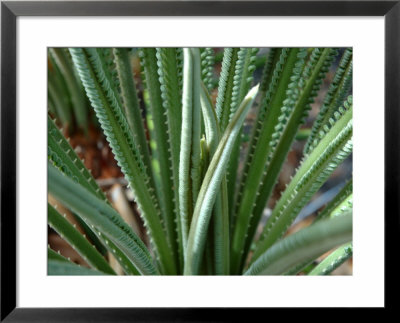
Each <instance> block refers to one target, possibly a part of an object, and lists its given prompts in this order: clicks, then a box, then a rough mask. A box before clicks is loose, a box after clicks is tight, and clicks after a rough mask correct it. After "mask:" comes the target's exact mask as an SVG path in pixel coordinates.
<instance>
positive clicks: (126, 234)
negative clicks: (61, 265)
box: [48, 163, 157, 275]
mask: <svg viewBox="0 0 400 323" xmlns="http://www.w3.org/2000/svg"><path fill="white" fill-rule="evenodd" d="M48 189H49V192H50V194H52V195H53V196H54V197H55V198H56V199H57V200H59V201H60V202H61V203H63V204H64V205H65V206H67V207H68V208H69V209H71V210H72V211H73V212H76V213H77V214H80V216H81V217H82V218H83V219H84V220H85V222H86V223H88V224H90V225H92V226H93V227H96V229H97V230H98V232H99V235H101V236H105V237H106V238H107V239H109V240H110V241H111V242H112V243H114V244H115V245H116V246H117V247H118V248H120V249H121V250H122V251H123V252H124V254H125V255H126V256H127V257H128V258H129V260H130V262H131V263H132V264H134V266H135V267H136V268H137V270H138V271H139V272H140V273H141V274H144V275H154V274H156V273H157V271H156V269H155V267H154V265H153V263H152V259H151V257H150V254H149V252H148V250H147V248H146V246H145V245H144V244H143V242H142V241H141V240H140V239H139V238H138V237H137V236H136V234H135V233H134V232H133V231H132V229H131V228H130V227H129V226H128V225H127V224H126V223H125V222H124V220H123V219H122V218H121V217H120V215H119V214H118V213H117V212H116V211H115V210H114V209H113V208H112V207H111V206H110V205H109V204H107V203H106V202H104V201H103V200H101V199H99V198H98V197H96V196H95V195H93V194H92V193H91V192H89V191H88V190H87V189H86V188H84V187H82V186H81V185H79V184H78V183H76V182H74V181H73V180H72V179H70V178H69V177H67V176H65V175H64V174H62V173H61V172H60V171H59V170H57V169H56V168H55V167H54V166H53V165H52V164H50V163H49V164H48ZM106 241H107V240H106Z"/></svg>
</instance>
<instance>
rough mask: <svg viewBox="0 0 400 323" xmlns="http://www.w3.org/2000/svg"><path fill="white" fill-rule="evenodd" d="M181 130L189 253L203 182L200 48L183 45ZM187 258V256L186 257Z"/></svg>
mask: <svg viewBox="0 0 400 323" xmlns="http://www.w3.org/2000/svg"><path fill="white" fill-rule="evenodd" d="M183 55H184V65H183V94H182V132H181V151H180V164H179V205H180V208H179V209H180V213H181V228H182V239H183V250H184V253H185V254H186V247H187V239H188V232H189V222H190V219H191V217H192V213H193V205H194V202H195V201H196V200H197V195H198V189H199V185H200V176H199V175H200V174H199V173H198V166H199V164H200V116H201V110H200V109H201V107H200V89H201V88H200V84H201V83H200V82H201V75H200V54H199V51H198V49H192V48H184V49H183ZM185 261H186V259H185Z"/></svg>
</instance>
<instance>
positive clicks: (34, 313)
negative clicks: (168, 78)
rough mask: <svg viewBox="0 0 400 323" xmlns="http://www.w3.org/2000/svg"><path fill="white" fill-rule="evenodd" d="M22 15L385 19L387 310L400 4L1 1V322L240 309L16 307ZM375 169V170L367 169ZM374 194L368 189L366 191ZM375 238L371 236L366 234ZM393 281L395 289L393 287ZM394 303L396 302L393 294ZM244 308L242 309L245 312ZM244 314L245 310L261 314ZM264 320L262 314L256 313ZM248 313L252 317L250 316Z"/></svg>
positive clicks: (201, 315) (210, 316) (394, 213)
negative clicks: (18, 59)
mask: <svg viewBox="0 0 400 323" xmlns="http://www.w3.org/2000/svg"><path fill="white" fill-rule="evenodd" d="M19 16H384V19H385V156H384V158H385V308H386V309H390V308H392V307H393V306H394V304H393V301H392V300H393V299H391V296H390V295H391V292H390V289H391V288H395V286H398V278H397V277H398V274H397V273H394V270H395V268H396V267H395V266H393V265H392V264H393V260H391V259H393V258H397V255H398V245H399V244H398V243H396V241H397V242H398V239H396V238H397V237H399V228H400V220H399V219H400V218H399V205H400V202H399V201H400V195H399V180H400V167H399V165H400V158H399V157H400V149H399V148H400V144H399V138H400V131H399V122H400V118H399V117H400V112H399V111H400V64H399V62H400V1H399V0H396V1H385V0H383V1H382V0H381V1H265V0H261V1H79V2H76V1H73V2H71V1H70V2H68V1H66V2H58V1H43V2H38V1H33V2H32V1H29V2H28V1H26V2H24V1H18V2H17V1H4V2H3V1H2V3H1V321H5V322H31V321H35V322H86V321H96V322H127V321H135V322H141V321H154V322H161V321H163V322H166V321H174V322H181V321H182V322H186V321H216V322H217V321H235V320H237V319H238V318H239V316H238V315H237V309H223V308H216V309H207V310H206V311H204V309H183V308H170V309H166V308H158V309H156V310H155V309H154V308H147V309H146V308H129V309H126V308H125V309H117V308H113V309H108V308H82V309H71V308H69V309H68V308H62V309H61V308H60V309H50V308H41V309H34V308H17V307H16V298H17V293H16V269H17V268H16V241H17V239H16V175H17V174H16V162H17V156H16V135H17V124H16V114H17V111H16V36H17V30H16V19H17V17H19ZM371 167H372V168H371V169H372V170H371V171H373V166H371ZM371 189H373V188H371ZM371 234H372V233H371ZM396 283H397V284H396ZM392 297H394V296H392ZM242 310H243V309H242ZM261 310H262V309H258V310H255V309H248V310H246V311H261ZM260 314H261V313H260ZM247 315H249V313H248V314H247ZM251 315H253V314H251Z"/></svg>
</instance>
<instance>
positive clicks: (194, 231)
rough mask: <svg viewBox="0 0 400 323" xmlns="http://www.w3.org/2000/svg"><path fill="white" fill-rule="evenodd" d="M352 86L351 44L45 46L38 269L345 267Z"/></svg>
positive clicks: (305, 272)
mask: <svg viewBox="0 0 400 323" xmlns="http://www.w3.org/2000/svg"><path fill="white" fill-rule="evenodd" d="M357 58H358V57H357ZM356 83H357V82H356ZM352 94H353V48H352V47H340V48H338V47H261V48H258V47H257V48H252V47H240V48H239V47H201V48H197V47H190V48H187V47H185V48H182V47H145V48H127V47H102V48H98V47H82V48H81V47H70V48H66V47H48V48H47V127H48V128H47V152H48V158H47V175H48V179H47V186H48V196H47V201H48V203H47V208H48V209H47V210H48V214H47V224H48V227H47V231H46V232H47V243H48V245H47V275H50V276H52V275H63V276H68V275H78V276H81V275H169V276H171V275H172V276H180V275H192V276H193V275H202V276H208V275H211V276H216V275H226V276H227V275H229V276H240V275H295V276H313V275H333V276H339V275H341V276H351V275H353V258H352V256H353V244H352V240H353V225H352V223H353V221H352V215H353V180H352V179H353V160H352V156H353V155H352V151H353V98H352ZM44 247H46V246H44ZM299 279H301V278H299Z"/></svg>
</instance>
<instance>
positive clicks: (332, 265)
mask: <svg viewBox="0 0 400 323" xmlns="http://www.w3.org/2000/svg"><path fill="white" fill-rule="evenodd" d="M352 255H353V243H347V244H345V245H343V246H341V247H339V248H337V249H336V250H335V251H333V252H332V253H331V254H330V255H328V256H327V257H326V258H325V259H324V260H322V261H321V262H320V263H319V264H318V265H317V266H316V267H315V268H314V269H313V270H312V271H311V272H310V273H309V274H308V275H310V276H316V275H329V274H330V273H331V272H332V271H334V270H335V269H336V268H338V267H339V266H340V265H342V264H343V263H344V262H345V261H346V260H347V259H349V258H350V257H351V256H352Z"/></svg>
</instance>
